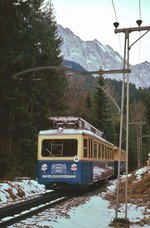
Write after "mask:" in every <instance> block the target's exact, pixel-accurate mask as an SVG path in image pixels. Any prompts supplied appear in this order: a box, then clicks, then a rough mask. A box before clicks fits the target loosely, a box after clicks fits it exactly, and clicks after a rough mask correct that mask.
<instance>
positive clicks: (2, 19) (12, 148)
mask: <svg viewBox="0 0 150 228" xmlns="http://www.w3.org/2000/svg"><path fill="white" fill-rule="evenodd" d="M42 2H43V1H41V0H38V1H37V0H36V1H35V0H27V1H21V0H20V1H18V0H13V1H0V27H1V34H0V104H1V106H0V114H1V115H0V132H1V138H0V146H1V153H2V155H1V156H2V160H1V164H0V173H2V172H3V174H1V175H2V176H3V175H6V174H7V173H9V174H10V173H13V174H14V175H30V176H31V175H33V173H34V172H33V170H34V171H35V170H36V168H35V165H36V135H37V132H38V130H39V129H41V128H45V127H48V126H47V117H48V115H53V114H57V113H60V112H61V111H62V110H64V103H63V94H64V90H65V87H66V86H67V80H66V78H65V77H64V74H63V73H62V72H60V71H59V72H57V71H55V70H51V71H48V70H46V71H42V72H41V71H37V72H33V73H28V74H25V75H23V76H22V79H21V80H19V79H20V78H19V79H18V80H14V79H12V77H11V76H12V75H13V74H15V73H17V72H19V71H22V70H25V69H29V68H32V67H35V66H45V65H51V66H60V65H61V63H62V57H61V56H60V45H61V42H62V41H61V38H60V37H58V35H57V24H56V22H55V18H54V17H53V9H52V6H51V5H49V6H48V8H47V10H45V11H44V10H43V11H41V10H40V7H41V6H42ZM33 78H35V79H36V78H40V79H41V80H40V81H34V80H32V79H33ZM2 164H3V167H2ZM20 164H21V165H20ZM4 167H7V168H5V170H4ZM31 167H32V168H31Z"/></svg>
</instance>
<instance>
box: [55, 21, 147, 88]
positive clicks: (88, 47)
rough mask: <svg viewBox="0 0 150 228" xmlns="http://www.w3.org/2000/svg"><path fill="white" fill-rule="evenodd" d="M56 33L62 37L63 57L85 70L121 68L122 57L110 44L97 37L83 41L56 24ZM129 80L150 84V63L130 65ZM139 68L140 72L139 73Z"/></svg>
mask: <svg viewBox="0 0 150 228" xmlns="http://www.w3.org/2000/svg"><path fill="white" fill-rule="evenodd" d="M58 34H59V35H60V36H61V37H62V38H63V44H62V46H61V51H62V54H63V56H64V59H65V60H67V61H72V62H75V63H77V64H79V65H81V67H83V68H84V69H85V70H87V71H96V70H99V68H100V67H102V69H104V70H106V69H107V70H112V69H122V68H123V58H122V57H121V56H120V55H119V53H118V52H116V51H114V50H113V48H112V47H111V46H110V45H103V44H102V43H100V42H99V41H98V40H97V39H94V40H92V41H83V40H82V39H81V38H80V37H78V36H77V35H75V34H74V33H73V32H72V31H71V30H70V29H69V28H63V27H62V26H61V25H58ZM130 68H131V74H130V81H131V82H132V83H133V84H135V85H136V86H137V87H149V86H150V80H149V78H150V63H149V62H147V61H146V62H144V63H141V64H139V65H138V64H136V65H130ZM139 69H140V70H141V72H140V73H139ZM107 77H109V78H114V79H116V80H120V78H122V75H107Z"/></svg>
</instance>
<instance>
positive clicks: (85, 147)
mask: <svg viewBox="0 0 150 228" xmlns="http://www.w3.org/2000/svg"><path fill="white" fill-rule="evenodd" d="M84 158H87V139H84Z"/></svg>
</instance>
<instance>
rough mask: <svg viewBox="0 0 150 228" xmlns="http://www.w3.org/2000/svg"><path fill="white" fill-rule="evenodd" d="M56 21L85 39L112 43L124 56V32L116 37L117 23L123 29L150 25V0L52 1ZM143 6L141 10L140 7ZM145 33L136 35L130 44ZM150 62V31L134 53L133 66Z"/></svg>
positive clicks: (131, 60) (135, 33) (131, 37)
mask: <svg viewBox="0 0 150 228" xmlns="http://www.w3.org/2000/svg"><path fill="white" fill-rule="evenodd" d="M52 3H53V6H54V10H55V16H56V21H57V23H58V24H61V25H62V26H63V27H68V28H70V30H72V31H73V32H74V34H75V35H77V36H79V37H80V38H81V39H82V40H94V39H97V40H98V41H100V42H101V43H102V44H109V45H110V46H111V47H112V48H113V49H114V50H115V51H118V52H119V53H120V54H121V55H122V56H123V52H124V33H119V34H115V33H114V26H113V23H114V22H115V21H116V16H117V20H118V22H119V23H120V25H119V28H129V27H137V24H136V20H138V19H140V16H141V20H142V21H143V23H142V25H141V26H150V0H141V1H139V0H113V3H114V7H115V12H116V15H115V12H114V7H113V3H112V0H52ZM139 6H140V7H139ZM143 33H144V32H132V33H131V34H130V36H129V37H130V44H132V43H133V42H134V41H135V40H137V39H138V38H139V36H140V34H141V35H142V34H143ZM146 60H147V61H149V62H150V32H148V33H147V34H146V35H145V36H144V37H143V38H141V40H140V42H137V43H136V44H134V45H133V47H132V48H131V50H130V63H131V64H136V63H137V64H138V63H139V62H143V61H146Z"/></svg>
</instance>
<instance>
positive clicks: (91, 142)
mask: <svg viewBox="0 0 150 228" xmlns="http://www.w3.org/2000/svg"><path fill="white" fill-rule="evenodd" d="M92 152H93V141H92V139H89V158H92Z"/></svg>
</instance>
